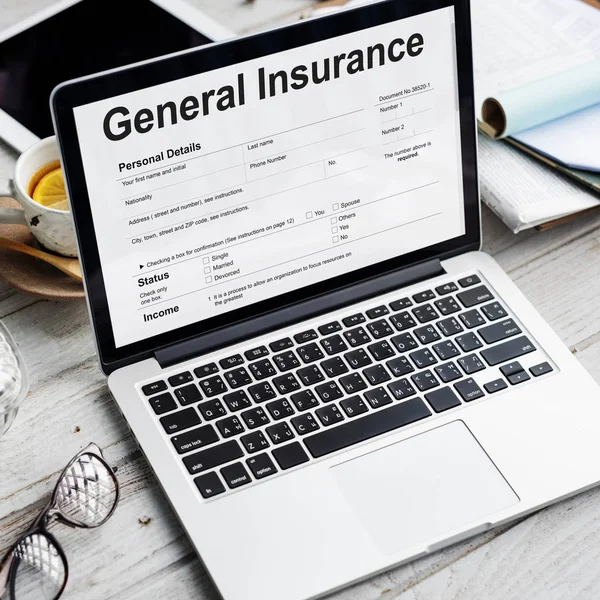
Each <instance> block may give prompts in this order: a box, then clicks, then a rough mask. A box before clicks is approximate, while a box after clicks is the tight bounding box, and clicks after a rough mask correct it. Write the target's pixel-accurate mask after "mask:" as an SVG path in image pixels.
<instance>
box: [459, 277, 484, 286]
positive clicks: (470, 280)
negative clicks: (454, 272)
mask: <svg viewBox="0 0 600 600" xmlns="http://www.w3.org/2000/svg"><path fill="white" fill-rule="evenodd" d="M476 283H481V279H479V277H478V276H477V275H471V276H469V277H464V278H463V279H459V280H458V285H460V287H463V288H466V287H470V286H472V285H475V284H476Z"/></svg>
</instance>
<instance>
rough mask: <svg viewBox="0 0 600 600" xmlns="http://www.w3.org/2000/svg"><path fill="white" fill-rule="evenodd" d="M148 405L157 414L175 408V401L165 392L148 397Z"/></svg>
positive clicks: (162, 413)
mask: <svg viewBox="0 0 600 600" xmlns="http://www.w3.org/2000/svg"><path fill="white" fill-rule="evenodd" d="M150 406H151V407H152V410H153V411H154V412H155V413H156V414H157V415H164V414H165V413H166V412H169V411H171V410H175V409H176V408H177V402H175V400H173V396H171V394H169V392H166V393H165V394H161V395H160V396H154V398H150Z"/></svg>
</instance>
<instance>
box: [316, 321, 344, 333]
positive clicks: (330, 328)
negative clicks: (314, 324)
mask: <svg viewBox="0 0 600 600" xmlns="http://www.w3.org/2000/svg"><path fill="white" fill-rule="evenodd" d="M341 328H342V326H341V325H340V324H339V323H338V322H337V321H333V322H332V323H327V324H326V325H321V326H320V327H319V333H320V334H321V335H329V334H330V333H335V332H336V331H339V330H340V329H341Z"/></svg>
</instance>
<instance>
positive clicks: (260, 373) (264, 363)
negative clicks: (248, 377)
mask: <svg viewBox="0 0 600 600" xmlns="http://www.w3.org/2000/svg"><path fill="white" fill-rule="evenodd" d="M248 368H249V369H250V372H251V373H252V375H254V378H255V379H257V380H258V381H261V380H262V379H266V378H267V377H273V375H276V374H277V371H276V370H275V367H274V366H273V363H272V362H271V361H270V360H269V359H268V358H265V359H264V360H258V361H256V362H254V363H250V364H249V365H248Z"/></svg>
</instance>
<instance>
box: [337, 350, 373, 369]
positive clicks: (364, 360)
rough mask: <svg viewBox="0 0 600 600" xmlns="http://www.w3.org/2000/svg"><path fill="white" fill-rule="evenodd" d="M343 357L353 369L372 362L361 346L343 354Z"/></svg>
mask: <svg viewBox="0 0 600 600" xmlns="http://www.w3.org/2000/svg"><path fill="white" fill-rule="evenodd" d="M344 358H345V359H346V360H347V361H348V364H349V365H350V366H351V367H352V368H353V369H360V368H361V367H366V366H367V365H370V364H371V363H372V362H373V360H372V359H371V357H370V356H369V355H368V354H367V353H366V352H365V350H364V349H363V348H359V349H358V350H353V351H352V352H348V353H347V354H344Z"/></svg>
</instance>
